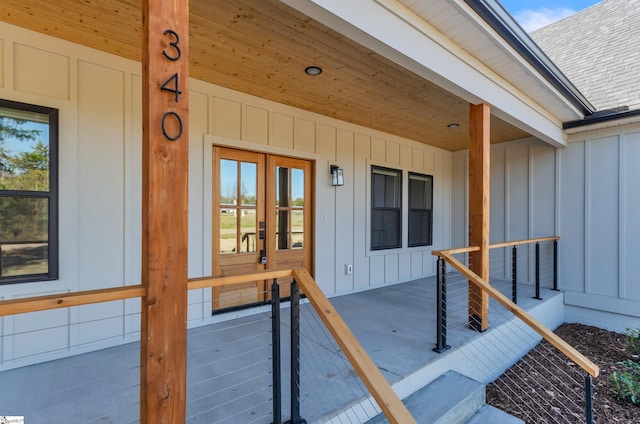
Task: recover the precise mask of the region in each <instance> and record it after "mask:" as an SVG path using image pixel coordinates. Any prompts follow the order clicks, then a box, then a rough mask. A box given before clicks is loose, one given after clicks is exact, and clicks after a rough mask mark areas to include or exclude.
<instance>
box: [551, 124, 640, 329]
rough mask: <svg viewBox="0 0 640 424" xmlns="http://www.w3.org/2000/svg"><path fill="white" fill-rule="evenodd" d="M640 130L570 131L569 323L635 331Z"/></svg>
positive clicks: (565, 184)
mask: <svg viewBox="0 0 640 424" xmlns="http://www.w3.org/2000/svg"><path fill="white" fill-rule="evenodd" d="M638 164H640V125H638V124H635V125H627V126H624V127H618V128H610V129H606V130H599V131H593V132H591V133H583V134H575V135H573V136H572V138H571V140H570V143H569V145H568V147H567V148H566V149H563V150H562V151H561V152H560V165H561V167H560V196H559V197H560V217H559V218H560V219H559V227H560V231H561V233H562V237H563V241H562V249H561V250H560V279H561V281H562V282H563V287H564V288H565V290H566V292H565V304H566V305H567V306H566V316H567V320H574V321H578V322H584V323H586V324H590V325H596V326H599V327H603V328H609V329H612V330H616V331H623V330H624V329H625V328H626V327H638V326H640V274H639V273H638V269H639V268H638V254H639V252H640V220H639V219H638V214H639V212H640V189H639V186H638V182H639V181H640V167H639V166H638Z"/></svg>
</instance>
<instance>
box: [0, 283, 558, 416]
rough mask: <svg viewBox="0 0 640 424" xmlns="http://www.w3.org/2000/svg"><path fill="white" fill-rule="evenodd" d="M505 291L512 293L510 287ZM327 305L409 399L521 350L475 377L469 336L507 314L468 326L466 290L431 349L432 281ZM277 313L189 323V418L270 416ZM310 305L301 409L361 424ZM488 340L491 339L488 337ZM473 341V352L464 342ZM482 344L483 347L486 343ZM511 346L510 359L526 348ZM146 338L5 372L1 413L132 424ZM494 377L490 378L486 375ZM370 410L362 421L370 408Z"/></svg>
mask: <svg viewBox="0 0 640 424" xmlns="http://www.w3.org/2000/svg"><path fill="white" fill-rule="evenodd" d="M500 284H504V287H503V288H502V289H501V291H502V292H503V293H510V285H509V284H508V283H500V282H495V283H494V285H496V286H499V285H500ZM533 293H534V289H533V287H532V286H529V285H520V286H519V299H518V300H519V305H520V306H522V307H523V308H524V309H525V310H527V311H528V312H529V313H531V314H532V315H534V316H536V317H537V318H539V319H541V320H542V321H543V323H545V324H546V325H548V326H549V327H551V328H555V327H556V326H557V325H559V324H560V323H562V321H563V318H564V313H563V304H562V294H561V293H560V292H554V291H550V290H547V289H542V291H541V297H542V298H543V300H535V299H533V298H532V296H533ZM331 302H332V303H333V305H334V306H335V307H336V309H337V310H338V312H339V313H340V314H341V316H342V317H343V319H344V320H345V321H346V323H347V324H348V326H349V327H350V328H351V330H352V332H353V333H354V334H355V336H356V337H357V338H358V340H359V341H360V343H361V344H362V345H363V347H364V348H365V350H366V351H367V353H368V354H369V355H370V356H371V358H372V359H373V361H374V362H375V363H376V365H377V366H378V368H379V369H380V370H381V371H382V373H383V375H384V376H385V377H386V379H387V381H389V382H390V383H391V384H393V385H394V389H395V390H396V392H397V393H398V394H399V395H400V397H402V398H404V397H406V396H408V395H409V394H411V393H413V392H414V391H416V390H418V389H419V388H421V387H423V386H424V385H425V384H427V383H428V382H430V381H432V380H433V379H435V378H436V377H438V376H439V375H440V374H442V373H444V372H445V371H447V370H449V369H455V370H457V371H458V372H461V373H463V374H466V375H469V376H470V377H472V378H476V379H478V380H487V379H489V378H491V376H492V375H493V374H496V376H497V375H499V373H500V372H501V370H502V369H503V368H506V367H507V366H508V365H510V364H506V363H501V362H503V361H514V360H515V359H517V358H511V359H507V358H505V359H504V360H503V359H499V360H495V359H494V360H493V362H495V364H492V366H495V370H493V371H491V370H489V374H486V373H485V374H478V375H473V374H474V372H475V371H474V369H475V368H476V367H477V364H473V360H472V359H470V358H469V353H468V351H469V349H478V347H472V346H473V343H478V342H479V340H482V339H483V338H484V339H485V340H490V339H489V337H491V334H492V332H493V330H494V329H495V330H497V329H499V328H500V327H501V326H502V325H503V324H505V323H504V322H502V321H508V320H509V319H508V316H507V315H505V314H497V313H495V312H494V311H497V310H498V307H497V305H495V304H494V303H493V302H492V303H491V311H492V313H491V316H490V325H491V329H490V330H489V331H487V332H486V333H477V332H474V331H471V330H469V329H468V328H466V326H465V324H466V308H465V307H464V306H463V305H465V304H466V286H465V287H462V288H459V289H457V290H450V293H449V305H450V306H449V314H448V326H449V334H448V340H447V343H448V344H449V345H450V346H451V349H450V350H448V351H446V352H445V353H441V354H438V353H435V352H434V351H433V350H432V348H433V347H434V345H435V340H436V336H435V334H436V333H435V331H436V330H435V319H436V314H435V305H436V301H435V278H434V277H430V278H424V279H419V280H415V281H411V282H408V283H403V284H397V285H393V286H385V287H381V288H378V289H374V290H370V291H366V292H361V293H356V294H350V295H346V296H341V297H334V298H332V299H331ZM281 313H282V335H283V337H282V360H281V361H282V368H283V369H282V382H283V389H282V410H283V416H284V417H285V418H286V417H289V416H290V412H289V411H290V408H289V406H288V404H289V397H290V394H289V393H290V391H289V379H290V370H289V366H288V364H289V354H288V352H289V310H288V308H286V307H284V308H283V309H282V312H281ZM270 315H271V314H270V312H260V313H257V314H254V315H251V316H246V317H243V318H236V319H233V320H228V321H224V322H221V323H217V324H211V325H207V326H203V327H198V328H194V329H191V330H189V339H188V372H187V386H188V388H187V402H188V403H187V422H189V423H192V422H198V423H212V422H216V423H242V424H244V423H253V422H255V423H270V422H272V416H271V410H272V402H271V397H272V388H271V381H272V374H271V359H270V358H271V333H270V331H271V321H270V319H269V317H270ZM321 327H322V326H321V325H320V321H319V319H318V318H317V316H315V313H314V312H313V311H312V308H311V307H310V305H303V306H302V307H301V362H302V364H301V370H300V374H301V415H302V416H303V417H304V418H305V419H307V421H308V422H327V421H332V422H358V421H366V418H367V417H369V418H371V417H373V416H375V412H374V411H370V412H367V411H365V410H367V409H370V408H371V407H370V406H367V405H366V404H367V402H366V401H365V402H361V404H360V405H359V406H358V407H357V408H359V409H358V411H360V412H354V411H355V409H353V408H352V407H353V406H354V405H356V404H358V403H359V402H360V401H361V400H362V399H361V398H362V396H364V394H363V391H362V383H361V382H360V381H359V379H358V378H357V377H356V376H355V373H354V371H353V370H352V369H351V367H350V365H348V364H346V363H345V361H344V356H343V355H342V353H341V352H340V349H339V348H338V347H337V346H336V345H335V343H333V342H332V341H330V340H329V338H328V336H327V332H326V329H323V328H321ZM489 343H492V342H489ZM465 348H466V349H467V353H465V352H464V349H465ZM480 348H481V347H480ZM519 354H520V353H518V352H517V351H514V355H516V356H517V355H519ZM139 356H140V350H139V344H138V343H129V344H126V345H121V346H117V347H113V348H109V349H103V350H100V351H96V352H92V353H87V354H82V355H77V356H73V357H69V358H64V359H60V360H56V361H51V362H46V363H41V364H37V365H31V366H27V367H23V368H18V369H13V370H8V371H3V372H1V373H0V415H2V416H5V415H8V416H11V415H18V416H25V422H27V423H29V424H33V423H50V422H60V423H66V422H74V423H80V422H82V423H134V422H138V412H139V373H140V366H139V363H140V359H139ZM488 375H489V377H488ZM363 414H364V415H365V416H364V417H362V415H363Z"/></svg>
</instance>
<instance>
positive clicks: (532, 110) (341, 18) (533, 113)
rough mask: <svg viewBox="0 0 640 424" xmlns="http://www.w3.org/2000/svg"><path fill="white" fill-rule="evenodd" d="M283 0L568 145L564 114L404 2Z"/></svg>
mask: <svg viewBox="0 0 640 424" xmlns="http://www.w3.org/2000/svg"><path fill="white" fill-rule="evenodd" d="M281 1H282V2H283V3H285V4H287V5H289V6H291V7H293V8H294V9H296V10H298V11H300V12H302V13H304V14H305V15H307V16H309V17H311V18H313V19H315V20H317V21H319V22H321V23H322V24H324V25H326V26H328V27H329V28H332V29H334V30H335V31H337V32H339V33H341V34H344V35H345V36H347V37H349V38H350V39H352V40H354V41H356V42H358V43H360V44H362V45H363V46H366V47H367V48H369V49H371V50H373V51H375V52H377V53H378V54H380V55H382V56H384V57H386V58H388V59H390V60H392V61H394V62H396V63H398V64H399V65H400V66H403V67H405V68H406V69H408V70H410V71H412V72H414V73H415V74H417V75H420V76H421V77H423V78H425V79H427V80H429V81H431V82H433V83H435V84H437V85H439V86H440V87H442V88H444V89H446V90H448V91H450V92H451V93H453V94H455V95H457V96H458V97H460V98H462V99H464V100H465V101H467V102H469V103H473V104H478V103H482V102H485V103H489V104H491V105H492V111H493V112H494V113H495V114H496V115H497V116H499V117H500V118H502V119H504V120H506V121H507V122H510V123H511V124H513V125H516V126H518V127H520V128H522V129H525V130H527V131H529V132H530V133H531V134H532V135H534V136H536V137H538V138H540V139H541V140H543V141H545V142H548V143H550V144H552V145H554V146H565V145H566V139H565V134H564V133H563V131H562V123H561V122H560V120H558V119H557V118H556V117H554V116H552V115H551V114H549V113H548V112H547V111H546V110H545V109H544V108H542V107H540V106H539V105H537V104H535V102H533V101H532V100H531V99H530V98H529V97H527V96H526V95H524V94H523V93H521V92H520V91H519V90H517V88H516V87H514V86H512V85H511V84H509V83H508V82H507V81H505V80H504V79H502V78H501V77H500V76H499V75H497V74H495V73H494V72H492V71H491V70H490V69H488V68H487V67H486V66H485V65H483V64H482V63H480V62H479V61H478V60H477V59H475V58H474V57H473V56H471V55H470V54H468V53H467V52H465V51H464V50H463V49H461V48H460V47H459V46H457V45H455V44H453V43H452V42H451V41H450V40H449V39H447V38H446V37H444V36H443V35H442V34H440V33H439V32H438V31H437V30H435V28H433V27H431V26H429V25H428V24H427V23H426V22H425V21H424V20H423V19H421V18H419V17H417V16H416V15H415V14H414V13H413V12H411V11H409V10H408V9H406V8H405V7H404V6H402V5H401V4H399V3H397V2H392V3H393V6H392V7H393V8H394V9H396V8H397V10H394V11H391V10H389V8H388V7H385V6H383V5H382V4H380V2H384V3H389V1H387V0H376V1H375V2H371V1H370V0H350V1H348V2H346V1H344V0H304V1H301V0H281ZM399 14H402V15H404V16H402V15H400V16H399ZM381 22H384V25H381V24H380V23H381ZM407 40H412V41H411V42H407ZM507 111H508V112H507Z"/></svg>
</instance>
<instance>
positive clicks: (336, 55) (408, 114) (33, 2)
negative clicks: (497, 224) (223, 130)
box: [0, 0, 528, 151]
mask: <svg viewBox="0 0 640 424" xmlns="http://www.w3.org/2000/svg"><path fill="white" fill-rule="evenodd" d="M0 20H3V21H6V22H8V23H11V24H14V25H18V26H21V27H24V28H28V29H31V30H34V31H38V32H42V33H45V34H49V35H52V36H54V37H58V38H62V39H65V40H68V41H72V42H74V43H78V44H82V45H85V46H88V47H92V48H96V49H99V50H103V51H106V52H109V53H113V54H116V55H119V56H123V57H126V58H129V59H133V60H137V61H140V60H141V51H142V49H141V40H142V36H141V32H142V13H141V5H140V2H139V1H137V0H82V1H80V0H2V2H0ZM189 57H190V75H191V77H193V78H197V79H201V80H204V81H208V82H211V83H214V84H218V85H221V86H224V87H228V88H231V89H234V90H238V91H242V92H245V93H249V94H253V95H256V96H259V97H263V98H266V99H269V100H273V101H276V102H280V103H284V104H287V105H291V106H295V107H298V108H301V109H305V110H308V111H312V112H316V113H320V114H322V115H326V116H330V117H333V118H337V119H340V120H344V121H348V122H352V123H355V124H359V125H362V126H365V127H369V128H374V129H377V130H381V131H385V132H388V133H391V134H395V135H398V136H402V137H406V138H409V139H413V140H416V141H419V142H422V143H426V144H429V145H432V146H436V147H440V148H443V149H446V150H450V151H455V150H460V149H464V148H466V147H467V145H468V138H469V137H468V134H469V132H468V113H469V112H468V109H469V108H468V104H467V103H466V102H465V101H464V100H462V99H460V98H458V97H456V96H454V95H452V94H451V93H449V92H447V91H445V90H443V89H441V88H440V87H438V86H436V85H434V84H432V83H430V82H429V81H426V80H424V79H422V78H420V77H418V76H416V75H415V74H413V73H411V72H409V71H407V70H406V69H404V68H402V67H400V66H398V65H396V64H395V63H393V62H391V61H389V60H387V59H385V58H384V57H381V56H380V55H378V54H376V53H374V52H372V51H371V50H368V49H366V48H364V47H363V46H361V45H359V44H357V43H355V42H353V41H352V40H350V39H347V38H345V37H344V36H342V35H341V34H339V33H337V32H335V31H333V30H331V29H329V28H327V27H325V26H324V25H322V24H320V23H318V22H316V21H314V20H312V19H310V18H309V17H307V16H305V15H303V14H301V13H299V12H298V11H296V10H294V9H292V8H290V7H288V6H286V5H284V4H282V3H280V2H279V1H277V0H216V1H211V0H190V53H189ZM309 65H315V66H320V67H321V68H322V69H323V72H322V74H320V75H318V76H315V77H311V76H308V75H306V74H305V72H304V69H305V68H306V67H307V66H309ZM452 122H456V123H459V124H460V126H459V127H458V128H455V129H449V128H447V124H449V123H452ZM527 135H528V134H527V133H526V132H524V131H522V130H520V129H518V128H516V127H514V126H512V125H510V124H508V123H506V122H504V121H502V120H500V119H498V118H496V117H493V119H492V122H491V138H492V142H501V141H507V140H513V139H517V138H522V137H526V136H527Z"/></svg>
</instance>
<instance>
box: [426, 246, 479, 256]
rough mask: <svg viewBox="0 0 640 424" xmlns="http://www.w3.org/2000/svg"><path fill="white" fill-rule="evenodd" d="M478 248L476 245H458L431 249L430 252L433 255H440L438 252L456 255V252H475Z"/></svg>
mask: <svg viewBox="0 0 640 424" xmlns="http://www.w3.org/2000/svg"><path fill="white" fill-rule="evenodd" d="M478 250H480V248H479V247H478V246H469V247H458V248H457V249H446V250H432V251H431V254H432V255H433V256H440V253H448V254H450V255H456V254H458V253H469V252H477V251H478Z"/></svg>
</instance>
